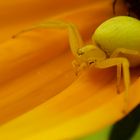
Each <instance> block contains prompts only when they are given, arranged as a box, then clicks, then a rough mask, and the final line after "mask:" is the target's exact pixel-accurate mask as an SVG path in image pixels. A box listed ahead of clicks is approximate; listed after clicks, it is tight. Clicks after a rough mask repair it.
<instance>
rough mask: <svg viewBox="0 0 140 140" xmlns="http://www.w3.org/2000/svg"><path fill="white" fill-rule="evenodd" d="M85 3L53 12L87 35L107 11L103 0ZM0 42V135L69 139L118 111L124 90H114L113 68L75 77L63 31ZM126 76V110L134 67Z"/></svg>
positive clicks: (133, 99)
mask: <svg viewBox="0 0 140 140" xmlns="http://www.w3.org/2000/svg"><path fill="white" fill-rule="evenodd" d="M61 2H62V3H63V2H64V1H61ZM84 2H85V1H84V0H83V3H84ZM62 3H61V4H60V5H62ZM85 3H86V2H85ZM85 3H84V4H83V5H81V6H79V8H78V6H77V8H75V9H74V10H73V9H71V10H70V11H69V12H65V13H62V14H61V15H59V16H56V17H53V18H59V19H63V20H67V21H70V22H73V23H75V24H76V25H77V26H78V28H79V30H80V33H81V34H82V36H83V38H84V39H85V40H88V39H89V38H90V37H91V34H92V33H93V31H94V30H95V29H96V27H97V26H98V25H99V24H100V23H101V22H103V21H104V20H105V19H107V18H110V17H111V16H113V15H112V5H111V2H110V1H109V0H108V1H103V0H100V1H99V2H97V1H96V2H95V1H93V3H92V2H91V3H90V2H89V5H88V2H87V4H85ZM74 4H75V2H73V3H72V5H74ZM13 46H14V47H13ZM0 48H1V50H0V53H1V54H0V62H1V66H0V67H1V68H0V77H1V79H0V82H1V87H0V114H1V116H0V123H1V124H2V125H1V127H0V138H1V139H2V140H8V139H9V140H10V139H15V140H19V139H27V140H28V139H29V140H31V139H34V140H35V139H36V140H38V139H41V140H43V139H44V140H45V139H49V140H51V139H52V140H55V139H71V138H74V137H79V136H81V135H85V134H87V133H90V132H95V131H98V130H99V129H101V128H103V127H105V126H107V125H110V124H112V123H114V122H116V121H117V120H119V119H121V118H122V117H123V116H124V114H123V113H122V110H123V108H124V98H123V97H124V94H123V93H121V94H120V95H117V94H116V93H115V91H116V87H115V82H116V80H115V78H114V77H115V76H116V73H115V69H114V68H112V69H105V70H99V69H90V70H86V71H85V72H83V73H82V74H81V75H80V76H79V77H76V76H75V75H74V72H73V70H72V66H71V61H72V59H73V56H72V55H71V52H70V51H69V47H68V41H67V35H66V32H63V31H60V30H57V31H56V30H53V31H52V30H46V29H42V30H34V31H31V32H27V33H24V34H22V35H20V36H19V37H17V38H16V39H11V40H9V41H7V42H5V43H3V44H1V45H0ZM132 79H133V80H132V81H133V83H132V85H131V88H130V97H129V104H128V112H129V111H131V110H132V109H133V108H134V107H135V106H136V105H137V104H138V103H139V101H140V94H139V93H138V92H139V88H138V86H139V83H140V80H139V79H138V72H137V71H133V74H132ZM133 93H135V95H134V94H133Z"/></svg>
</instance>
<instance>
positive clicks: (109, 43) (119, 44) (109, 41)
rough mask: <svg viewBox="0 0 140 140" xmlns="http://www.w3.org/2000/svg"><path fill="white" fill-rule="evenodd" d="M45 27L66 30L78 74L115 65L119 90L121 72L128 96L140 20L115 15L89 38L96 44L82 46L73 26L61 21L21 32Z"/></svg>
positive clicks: (137, 58) (139, 54) (138, 51)
mask: <svg viewBox="0 0 140 140" xmlns="http://www.w3.org/2000/svg"><path fill="white" fill-rule="evenodd" d="M46 27H47V28H62V29H64V28H66V29H68V33H69V42H70V49H71V52H72V54H73V55H74V57H75V61H73V66H74V68H76V69H77V71H79V70H81V69H82V68H83V67H86V66H89V65H91V64H92V65H93V66H94V67H97V68H108V67H112V66H117V90H118V88H119V83H120V79H121V70H123V77H124V85H125V90H126V94H125V95H127V93H128V88H129V84H130V73H129V66H130V67H135V66H138V65H140V21H139V20H137V19H135V18H132V17H128V16H118V17H113V18H111V19H109V20H107V21H105V22H103V23H102V24H101V25H100V26H99V27H98V28H97V29H96V30H95V32H94V34H93V36H92V40H94V42H95V43H96V45H94V44H88V45H84V43H83V40H82V39H81V36H80V34H79V32H78V30H77V28H76V27H75V25H73V24H71V23H67V22H62V21H48V22H46V23H43V24H40V25H38V26H35V27H33V28H31V29H27V30H24V31H22V32H25V31H29V30H32V29H35V28H46ZM20 33H21V32H20ZM125 99H127V96H126V97H125Z"/></svg>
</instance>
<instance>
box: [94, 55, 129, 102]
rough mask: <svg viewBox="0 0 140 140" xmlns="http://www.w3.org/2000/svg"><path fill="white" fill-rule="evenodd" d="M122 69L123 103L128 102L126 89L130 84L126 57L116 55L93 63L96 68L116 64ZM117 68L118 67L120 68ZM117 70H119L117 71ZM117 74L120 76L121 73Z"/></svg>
mask: <svg viewBox="0 0 140 140" xmlns="http://www.w3.org/2000/svg"><path fill="white" fill-rule="evenodd" d="M118 65H119V67H120V68H121V67H122V69H123V79H124V85H125V94H124V95H125V96H124V101H125V104H127V102H128V90H129V85H130V72H129V62H128V60H127V59H126V58H123V57H118V58H108V59H105V60H103V61H101V62H97V63H95V67H97V68H108V67H112V66H118ZM120 68H119V69H120ZM117 72H119V71H117ZM119 74H120V73H118V74H117V75H118V76H119V77H120V76H121V75H119Z"/></svg>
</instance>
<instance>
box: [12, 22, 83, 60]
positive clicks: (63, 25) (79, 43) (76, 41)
mask: <svg viewBox="0 0 140 140" xmlns="http://www.w3.org/2000/svg"><path fill="white" fill-rule="evenodd" d="M37 28H60V29H67V30H68V33H69V43H70V48H71V51H72V53H73V55H74V56H75V57H76V58H78V53H77V52H78V49H79V48H81V47H83V45H84V43H83V40H82V38H81V35H80V33H79V31H78V29H77V28H76V26H75V25H74V24H72V23H67V22H63V21H59V20H52V21H47V22H46V23H42V24H39V25H36V26H34V27H31V28H29V29H25V30H23V31H21V32H19V33H17V34H16V35H14V36H13V37H14V38H15V37H17V36H19V35H20V34H22V33H24V32H28V31H31V30H35V29H37Z"/></svg>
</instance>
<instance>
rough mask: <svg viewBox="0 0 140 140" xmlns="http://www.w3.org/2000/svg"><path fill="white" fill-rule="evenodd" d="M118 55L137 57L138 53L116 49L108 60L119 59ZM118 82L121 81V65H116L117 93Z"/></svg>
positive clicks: (118, 88)
mask: <svg viewBox="0 0 140 140" xmlns="http://www.w3.org/2000/svg"><path fill="white" fill-rule="evenodd" d="M120 54H124V55H125V54H127V55H133V56H136V55H139V54H140V53H139V52H138V51H136V50H130V49H125V48H117V49H116V50H114V51H113V53H112V54H111V56H110V58H116V57H119V55H120ZM120 81H121V65H120V64H118V65H117V85H116V86H117V91H118V93H120Z"/></svg>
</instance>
